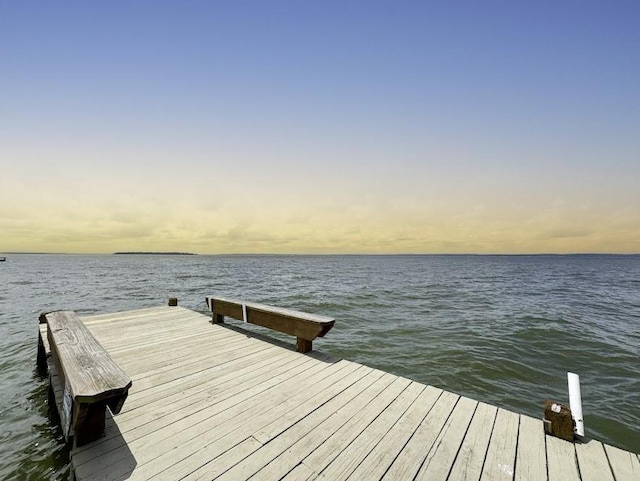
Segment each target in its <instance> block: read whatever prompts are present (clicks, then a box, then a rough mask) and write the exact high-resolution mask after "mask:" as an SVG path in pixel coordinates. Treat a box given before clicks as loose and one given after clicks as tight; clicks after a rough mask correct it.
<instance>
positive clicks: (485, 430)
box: [449, 403, 498, 481]
mask: <svg viewBox="0 0 640 481" xmlns="http://www.w3.org/2000/svg"><path fill="white" fill-rule="evenodd" d="M497 413H498V408H496V407H495V406H490V405H489V404H485V403H479V404H478V407H477V408H476V411H475V413H474V414H473V419H472V420H471V424H469V430H468V431H467V434H466V435H465V437H464V440H463V441H462V445H461V446H460V451H458V455H457V456H456V460H455V463H454V464H453V468H452V469H451V474H450V475H449V478H450V479H455V480H459V481H478V480H479V479H480V475H481V474H482V466H483V464H484V460H485V457H486V454H487V449H488V448H489V439H490V438H491V431H493V425H494V422H495V418H496V415H497Z"/></svg>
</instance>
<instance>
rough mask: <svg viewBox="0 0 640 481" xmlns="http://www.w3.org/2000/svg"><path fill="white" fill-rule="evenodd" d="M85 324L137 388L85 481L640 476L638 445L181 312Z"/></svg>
mask: <svg viewBox="0 0 640 481" xmlns="http://www.w3.org/2000/svg"><path fill="white" fill-rule="evenodd" d="M81 320H82V321H83V322H84V323H85V325H86V326H87V327H88V328H89V330H90V331H91V333H92V334H93V336H95V338H96V339H97V340H98V341H99V343H100V344H101V345H102V346H103V347H104V348H105V350H106V351H107V352H108V353H109V354H110V355H111V357H112V358H113V360H115V361H116V363H117V364H118V365H119V366H120V367H121V368H122V370H123V371H124V372H126V373H127V375H128V376H129V377H130V378H131V379H132V381H133V385H132V387H131V388H130V391H129V395H128V398H127V399H126V401H125V403H124V406H123V408H122V411H121V413H120V414H119V415H117V416H111V415H110V414H109V413H108V412H107V420H106V426H105V435H104V436H103V437H102V438H100V439H98V440H97V441H94V442H91V443H89V444H86V445H84V446H82V447H78V448H75V449H74V450H73V451H72V452H71V463H72V466H73V470H74V472H75V476H76V479H78V480H80V481H84V480H87V481H89V480H90V481H94V480H104V481H106V480H110V481H119V480H147V479H154V480H172V481H173V480H182V479H184V480H212V479H220V480H246V479H253V480H259V481H263V480H280V479H286V480H289V481H294V480H312V479H323V480H331V481H333V480H342V479H350V480H364V481H370V480H382V479H384V480H392V481H396V480H414V479H416V480H417V479H419V480H438V481H441V480H474V481H479V480H481V481H485V480H499V481H503V480H504V481H506V480H527V481H537V480H541V481H542V480H550V481H578V480H582V481H591V480H593V481H638V480H639V479H640V459H639V458H638V455H637V454H633V453H629V452H626V451H623V450H620V449H618V448H615V447H612V446H608V445H605V444H603V443H601V442H598V441H594V440H591V441H589V442H586V443H575V444H574V443H572V442H567V441H563V440H560V439H558V438H554V437H550V436H546V435H545V434H544V429H543V423H542V420H541V419H534V418H531V417H528V416H524V415H521V414H517V413H514V412H510V411H507V410H504V409H501V408H498V407H495V406H491V405H488V404H485V403H482V402H477V401H474V400H472V399H469V398H466V397H463V396H459V395H457V394H453V393H450V392H447V391H443V390H441V389H438V388H436V387H433V386H426V385H424V384H421V383H418V382H415V381H411V380H409V379H406V378H403V377H399V376H395V375H392V374H389V373H386V372H383V371H379V370H376V369H372V368H369V367H367V366H364V365H361V364H358V363H355V362H351V361H347V360H339V359H333V358H331V357H329V356H327V355H323V354H322V353H319V352H315V351H314V352H310V353H306V354H302V353H299V352H295V350H294V349H293V348H288V347H286V346H283V345H282V343H279V342H275V341H274V342H269V341H267V340H264V339H260V338H259V336H258V337H256V336H255V335H253V334H251V333H249V332H243V331H242V330H241V329H238V328H235V327H233V326H232V327H230V326H229V325H226V324H212V323H211V318H210V317H207V316H205V315H203V314H200V313H197V312H195V311H192V310H188V309H185V308H182V307H157V308H150V309H141V310H135V311H127V312H118V313H113V314H104V315H96V316H87V317H81ZM40 332H41V336H42V341H43V343H44V348H45V351H47V352H48V351H49V344H48V342H47V334H46V333H47V327H46V324H41V325H40ZM42 333H44V334H42Z"/></svg>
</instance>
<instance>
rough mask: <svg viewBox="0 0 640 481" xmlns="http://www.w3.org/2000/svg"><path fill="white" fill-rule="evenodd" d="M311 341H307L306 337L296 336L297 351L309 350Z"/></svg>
mask: <svg viewBox="0 0 640 481" xmlns="http://www.w3.org/2000/svg"><path fill="white" fill-rule="evenodd" d="M312 344H313V343H312V342H311V341H307V340H306V339H301V338H298V349H297V351H298V352H303V353H304V352H311V345H312Z"/></svg>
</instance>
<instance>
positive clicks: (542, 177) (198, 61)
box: [0, 1, 640, 254]
mask: <svg viewBox="0 0 640 481" xmlns="http://www.w3.org/2000/svg"><path fill="white" fill-rule="evenodd" d="M639 24H640V3H638V2H634V1H628V2H627V1H619V2H618V1H617V2H588V3H587V4H585V3H584V2H537V3H519V2H505V1H499V2H498V1H489V2H413V1H411V2H333V1H328V2H292V1H286V2H285V1H273V2H253V1H248V2H199V1H186V2H165V1H161V2H150V1H142V2H108V3H91V2H90V3H83V2H70V3H66V2H65V3H64V4H56V5H54V4H50V3H44V2H42V3H36V2H4V3H3V4H2V5H0V53H1V55H0V59H1V62H0V111H1V112H2V115H0V159H1V169H0V252H15V251H37V252H73V253H108V252H115V251H183V252H195V253H203V254H205V253H211V254H216V253H294V254H300V253H310V254H324V253H568V252H572V253H574V252H575V253H579V252H610V253H639V252H640V87H639V86H640V29H638V25H639Z"/></svg>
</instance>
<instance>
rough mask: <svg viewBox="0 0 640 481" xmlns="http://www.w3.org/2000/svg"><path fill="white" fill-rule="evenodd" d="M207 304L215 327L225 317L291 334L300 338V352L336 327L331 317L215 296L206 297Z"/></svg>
mask: <svg viewBox="0 0 640 481" xmlns="http://www.w3.org/2000/svg"><path fill="white" fill-rule="evenodd" d="M206 301H207V306H209V309H210V310H211V312H212V315H213V320H212V322H213V323H214V324H216V323H219V322H221V321H222V319H224V317H225V316H226V317H231V318H233V319H238V320H241V321H244V322H248V323H250V324H255V325H258V326H263V327H267V328H269V329H273V330H274V331H278V332H282V333H284V334H289V335H292V336H295V337H297V338H298V341H297V347H298V351H299V352H309V351H310V350H311V341H313V340H314V339H315V338H317V337H323V336H324V335H325V334H326V333H327V332H329V331H330V330H331V328H332V327H333V325H334V324H335V319H333V318H331V317H327V316H320V315H317V314H310V313H307V312H301V311H295V310H292V309H284V308H280V307H274V306H268V305H265V304H256V303H253V302H242V301H237V300H233V299H226V298H223V297H214V296H207V298H206Z"/></svg>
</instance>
